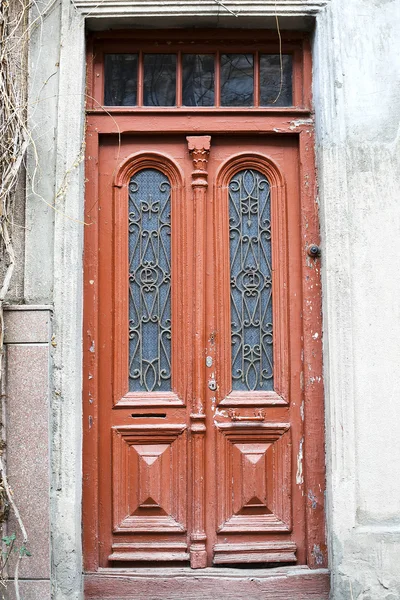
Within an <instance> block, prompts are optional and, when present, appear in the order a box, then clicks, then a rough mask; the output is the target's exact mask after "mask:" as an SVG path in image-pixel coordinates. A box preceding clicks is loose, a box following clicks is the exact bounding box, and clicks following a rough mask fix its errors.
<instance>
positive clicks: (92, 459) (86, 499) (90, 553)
mask: <svg viewBox="0 0 400 600" xmlns="http://www.w3.org/2000/svg"><path fill="white" fill-rule="evenodd" d="M85 172H86V204H85V222H86V223H87V225H86V226H85V239H84V278H83V295H84V311H83V332H82V333H83V459H82V460H83V473H84V477H83V503H82V523H83V553H84V569H86V570H97V568H98V541H99V538H98V436H99V421H98V393H97V391H98V360H97V348H98V344H97V341H98V338H97V332H98V298H99V293H98V277H97V274H98V251H97V249H98V204H97V198H98V134H97V132H96V130H95V129H94V128H92V127H91V126H90V125H88V127H87V131H86V162H85Z"/></svg>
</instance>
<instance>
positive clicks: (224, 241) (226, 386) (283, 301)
mask: <svg viewBox="0 0 400 600" xmlns="http://www.w3.org/2000/svg"><path fill="white" fill-rule="evenodd" d="M242 169H258V170H259V171H261V172H262V173H263V174H264V175H265V176H266V178H267V179H268V181H269V184H270V188H271V240H272V310H273V323H274V345H273V349H274V387H275V391H276V395H275V396H273V395H272V394H271V393H264V392H257V393H256V394H255V393H254V392H251V393H249V394H248V403H251V405H252V406H258V402H257V400H259V401H260V402H262V405H264V406H265V405H268V401H269V400H274V401H273V404H281V403H282V404H284V403H287V402H288V401H289V397H288V396H289V394H288V392H289V390H288V385H289V365H288V357H289V335H290V332H289V329H288V252H287V214H286V202H287V199H286V191H285V182H284V178H283V176H282V174H281V172H280V170H279V168H278V166H277V165H275V163H273V162H272V160H271V159H269V158H267V157H266V156H263V155H260V154H248V153H243V154H238V155H236V156H235V157H233V158H231V159H229V161H228V162H226V163H224V164H223V165H222V167H221V168H220V169H219V171H218V173H217V176H216V182H217V184H216V185H217V198H216V205H215V214H214V227H215V228H216V233H215V239H216V240H217V251H216V281H217V293H216V297H217V298H218V302H219V304H218V306H217V307H216V311H215V312H216V315H217V331H219V332H220V335H219V340H218V350H217V351H218V353H219V358H218V367H219V370H220V371H219V374H218V384H219V389H218V393H217V398H218V401H219V402H220V401H222V400H223V401H224V405H226V406H230V405H231V404H230V391H231V389H232V365H231V315H230V302H229V303H228V307H229V308H228V307H227V306H225V304H224V302H223V299H225V298H230V283H229V282H230V260H229V212H228V186H229V182H230V180H231V178H232V176H233V175H234V174H235V173H237V171H239V170H242ZM221 232H222V233H221ZM227 308H228V310H227ZM275 340H276V341H275ZM238 396H239V397H240V398H241V401H242V402H243V401H244V398H245V397H246V394H245V393H244V392H243V393H240V394H233V397H234V399H235V400H236V398H237V397H238ZM279 398H280V399H281V400H283V402H279ZM233 405H237V403H235V404H233Z"/></svg>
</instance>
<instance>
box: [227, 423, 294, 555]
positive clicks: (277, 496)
mask: <svg viewBox="0 0 400 600" xmlns="http://www.w3.org/2000/svg"><path fill="white" fill-rule="evenodd" d="M217 436H218V439H217V448H218V467H219V479H218V481H219V485H220V488H219V494H218V522H219V528H218V532H219V533H228V532H232V533H233V532H238V533H249V532H273V531H282V532H289V531H291V527H292V510H291V455H290V454H291V443H290V439H291V436H290V430H289V424H286V423H285V424H273V423H266V424H262V425H256V426H255V425H253V424H251V423H247V424H236V423H235V424H232V425H230V424H227V423H220V424H218V434H217ZM251 544H252V543H251V542H250V543H249V544H248V548H250V547H251Z"/></svg>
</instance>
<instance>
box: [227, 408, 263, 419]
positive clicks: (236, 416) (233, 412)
mask: <svg viewBox="0 0 400 600" xmlns="http://www.w3.org/2000/svg"><path fill="white" fill-rule="evenodd" d="M228 415H229V416H230V418H231V419H232V421H265V412H264V411H263V410H255V411H254V417H241V416H240V415H239V413H238V412H237V411H236V410H234V409H232V408H231V409H230V410H228Z"/></svg>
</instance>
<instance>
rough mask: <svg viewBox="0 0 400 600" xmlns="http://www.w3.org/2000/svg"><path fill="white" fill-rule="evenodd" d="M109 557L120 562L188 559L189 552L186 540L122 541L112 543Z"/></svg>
mask: <svg viewBox="0 0 400 600" xmlns="http://www.w3.org/2000/svg"><path fill="white" fill-rule="evenodd" d="M108 559H109V560H111V561H118V562H133V561H134V562H136V561H138V562H151V561H156V562H165V561H186V560H189V553H188V552H187V544H185V543H184V542H138V543H121V544H113V545H112V554H110V556H109V557H108Z"/></svg>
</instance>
